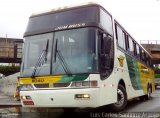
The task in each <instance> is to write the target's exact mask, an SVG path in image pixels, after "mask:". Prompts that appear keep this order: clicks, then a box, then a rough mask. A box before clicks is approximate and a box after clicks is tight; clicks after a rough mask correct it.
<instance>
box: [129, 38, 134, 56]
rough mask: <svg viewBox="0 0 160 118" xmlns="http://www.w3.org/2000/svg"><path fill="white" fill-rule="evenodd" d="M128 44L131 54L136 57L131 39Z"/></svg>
mask: <svg viewBox="0 0 160 118" xmlns="http://www.w3.org/2000/svg"><path fill="white" fill-rule="evenodd" d="M128 42H129V52H130V54H131V55H134V45H133V40H132V38H131V37H128Z"/></svg>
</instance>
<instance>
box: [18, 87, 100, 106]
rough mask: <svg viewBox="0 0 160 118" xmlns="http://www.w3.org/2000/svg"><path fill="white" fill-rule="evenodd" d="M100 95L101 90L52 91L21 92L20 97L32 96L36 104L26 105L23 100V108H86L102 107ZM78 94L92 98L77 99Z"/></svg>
mask: <svg viewBox="0 0 160 118" xmlns="http://www.w3.org/2000/svg"><path fill="white" fill-rule="evenodd" d="M99 93H100V92H99V88H84V89H57V90H55V89H54V90H53V89H52V90H33V91H21V92H20V96H30V97H31V100H32V101H33V103H34V104H33V105H24V101H26V100H22V99H21V104H22V106H23V107H54V108H65V107H76V108H86V107H98V106H100V95H99ZM76 94H89V95H90V98H88V99H81V98H75V95H76Z"/></svg>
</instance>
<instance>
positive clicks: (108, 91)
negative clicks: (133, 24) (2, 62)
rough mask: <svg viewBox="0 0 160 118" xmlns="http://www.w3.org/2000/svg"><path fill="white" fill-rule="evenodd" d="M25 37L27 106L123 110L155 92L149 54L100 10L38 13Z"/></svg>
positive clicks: (94, 6) (22, 78)
mask: <svg viewBox="0 0 160 118" xmlns="http://www.w3.org/2000/svg"><path fill="white" fill-rule="evenodd" d="M24 38H25V43H24V50H23V51H24V55H23V61H22V66H21V74H20V77H19V80H20V84H21V90H20V96H21V103H22V105H23V107H53V108H88V107H90V108H95V107H100V106H107V107H108V106H109V107H111V108H112V109H113V110H115V111H120V110H122V109H124V108H125V106H126V105H127V100H129V99H132V98H135V97H140V98H141V99H143V98H146V99H149V98H150V95H151V93H152V92H154V90H155V85H154V71H153V70H152V64H151V57H150V55H149V54H148V53H147V52H146V50H145V49H144V48H143V47H142V46H141V45H139V44H138V43H137V42H136V41H135V40H134V39H133V37H131V35H130V34H129V33H128V32H127V31H126V30H125V29H124V28H123V27H122V26H121V25H120V24H119V23H118V22H117V21H116V20H114V19H113V18H112V15H111V14H110V13H109V12H107V11H106V10H105V9H104V8H103V7H102V6H100V5H97V4H87V5H82V6H75V7H69V8H66V7H65V8H62V9H58V10H54V11H49V12H45V13H40V14H34V15H32V16H31V17H30V19H29V23H28V27H27V29H26V32H25V34H24Z"/></svg>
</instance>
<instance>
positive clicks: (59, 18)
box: [25, 7, 98, 35]
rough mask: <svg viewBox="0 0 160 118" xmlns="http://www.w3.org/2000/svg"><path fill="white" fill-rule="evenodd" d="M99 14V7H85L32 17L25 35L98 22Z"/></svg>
mask: <svg viewBox="0 0 160 118" xmlns="http://www.w3.org/2000/svg"><path fill="white" fill-rule="evenodd" d="M97 14H98V7H84V8H79V9H72V10H68V11H67V10H66V11H63V12H57V13H48V14H46V15H41V16H35V17H31V18H30V19H29V23H28V27H27V30H26V32H25V35H31V34H37V33H43V32H49V31H53V30H54V28H56V27H59V26H65V25H68V24H70V25H71V24H76V23H87V22H98V15H97Z"/></svg>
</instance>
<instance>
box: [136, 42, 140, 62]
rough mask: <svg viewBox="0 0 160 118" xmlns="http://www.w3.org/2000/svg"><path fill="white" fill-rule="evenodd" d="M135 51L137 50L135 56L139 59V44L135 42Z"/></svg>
mask: <svg viewBox="0 0 160 118" xmlns="http://www.w3.org/2000/svg"><path fill="white" fill-rule="evenodd" d="M136 50H137V51H136V52H137V58H138V59H140V51H139V45H138V44H136Z"/></svg>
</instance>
